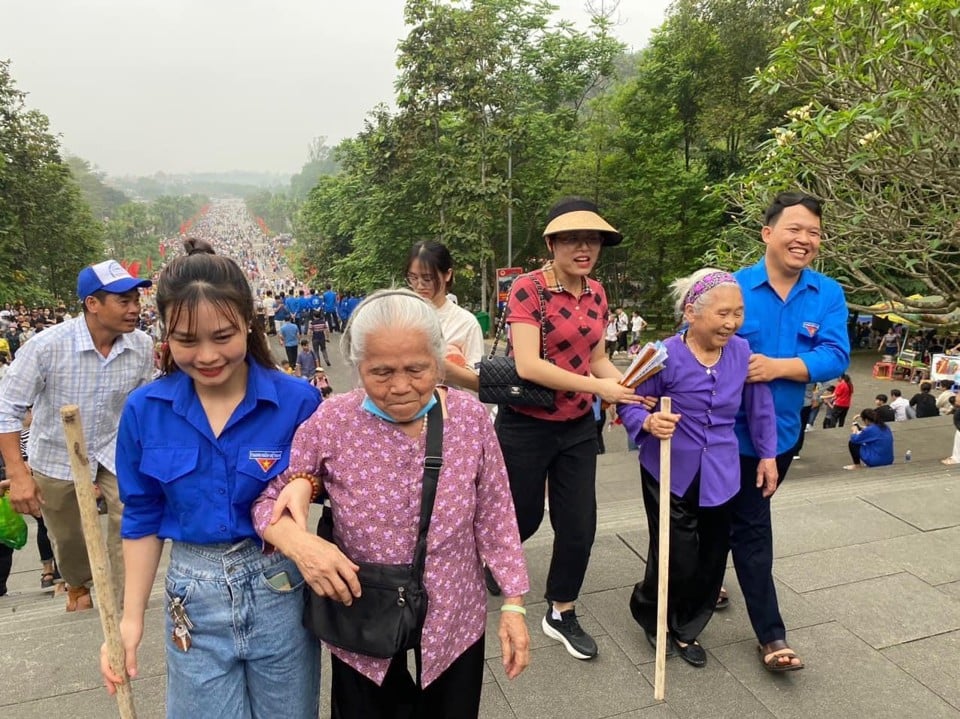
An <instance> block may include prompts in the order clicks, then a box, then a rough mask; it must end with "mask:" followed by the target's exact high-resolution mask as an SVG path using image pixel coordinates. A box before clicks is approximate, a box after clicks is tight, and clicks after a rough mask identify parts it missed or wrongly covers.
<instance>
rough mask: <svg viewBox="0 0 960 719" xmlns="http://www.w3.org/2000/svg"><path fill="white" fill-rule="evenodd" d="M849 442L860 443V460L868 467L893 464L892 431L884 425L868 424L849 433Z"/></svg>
mask: <svg viewBox="0 0 960 719" xmlns="http://www.w3.org/2000/svg"><path fill="white" fill-rule="evenodd" d="M850 444H858V445H860V461H861V462H863V463H864V464H865V465H867V466H868V467H886V466H887V465H890V464H893V432H891V431H890V428H889V427H887V426H886V425H884V426H883V427H881V426H880V425H878V424H868V425H867V426H866V427H864V428H863V430H862V431H861V432H857V433H856V434H851V435H850Z"/></svg>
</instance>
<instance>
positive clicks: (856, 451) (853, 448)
mask: <svg viewBox="0 0 960 719" xmlns="http://www.w3.org/2000/svg"><path fill="white" fill-rule="evenodd" d="M847 449H848V450H850V459H852V460H853V463H854V464H860V445H859V444H854V443H853V442H847Z"/></svg>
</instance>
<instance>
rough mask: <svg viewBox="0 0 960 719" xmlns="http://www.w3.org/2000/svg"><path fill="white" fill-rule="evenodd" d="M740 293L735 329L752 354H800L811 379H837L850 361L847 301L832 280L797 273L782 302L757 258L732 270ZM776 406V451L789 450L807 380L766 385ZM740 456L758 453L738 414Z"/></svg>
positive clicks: (816, 274) (741, 414)
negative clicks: (738, 323)
mask: <svg viewBox="0 0 960 719" xmlns="http://www.w3.org/2000/svg"><path fill="white" fill-rule="evenodd" d="M734 277H736V278H737V282H738V283H739V284H740V289H741V290H742V291H743V301H744V307H745V311H744V317H745V319H744V322H743V326H742V327H741V328H740V331H739V332H738V333H737V334H739V335H740V336H741V337H743V338H744V339H745V340H747V342H749V343H750V350H751V352H754V353H758V354H763V355H766V356H767V357H774V358H778V359H780V358H792V357H799V358H800V359H801V360H803V363H804V364H805V365H806V366H807V372H809V374H810V380H809V381H810V382H823V381H825V380H828V379H832V378H834V377H838V376H839V375H840V374H841V373H843V372H845V371H846V369H847V367H848V366H849V365H850V339H849V336H848V335H847V314H848V313H847V301H846V298H845V297H844V296H843V289H842V288H841V287H840V285H839V284H838V283H837V282H836V281H835V280H832V279H830V278H829V277H827V276H826V275H823V274H821V273H819V272H816V271H814V270H811V269H805V270H803V272H801V273H800V277H799V278H798V279H797V282H796V284H795V285H794V286H793V288H792V289H791V290H790V294H789V295H788V296H787V299H786V300H782V299H780V296H779V295H778V294H777V293H776V291H775V290H774V289H773V287H772V286H771V285H770V282H769V276H768V275H767V267H766V265H765V264H764V260H763V259H761V260H760V261H759V262H758V263H757V264H755V265H753V266H752V267H745V268H743V269H741V270H738V271H737V272H735V273H734ZM769 386H770V391H771V392H773V403H774V406H775V407H776V410H777V454H782V453H783V452H786V451H788V450H790V449H792V448H793V446H794V445H795V444H796V443H797V438H798V437H799V436H800V408H801V407H802V406H803V393H804V388H805V387H806V382H795V381H793V380H788V379H777V380H774V381H773V382H770V383H769ZM735 431H736V433H737V439H738V440H739V442H740V454H743V455H746V456H749V457H756V456H758V455H757V452H756V450H755V449H754V447H753V442H751V440H750V432H749V428H748V424H747V417H746V413H745V412H744V410H743V408H741V410H740V412H739V413H738V414H737V420H736V426H735Z"/></svg>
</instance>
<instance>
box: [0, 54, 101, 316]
mask: <svg viewBox="0 0 960 719" xmlns="http://www.w3.org/2000/svg"><path fill="white" fill-rule="evenodd" d="M24 100H25V94H24V93H23V92H22V91H20V90H19V89H17V87H16V83H15V82H14V80H13V77H12V76H11V74H10V63H9V62H4V61H0V302H13V301H23V302H27V303H40V302H44V303H50V302H52V301H53V300H56V299H64V300H65V299H67V298H70V297H72V296H73V293H74V291H75V286H76V278H77V271H78V269H79V268H80V267H82V266H83V265H85V264H87V263H88V262H90V261H92V260H95V259H98V258H99V257H101V256H102V244H101V229H100V225H99V223H97V222H96V221H95V220H94V218H93V215H92V214H91V213H90V209H89V207H88V206H87V205H86V203H85V202H84V201H83V199H82V196H81V191H80V187H79V186H78V185H77V183H76V182H75V181H74V179H73V176H72V175H71V172H70V168H69V167H68V165H67V164H65V163H64V162H63V160H62V158H61V156H60V144H59V141H58V139H57V138H56V137H55V136H54V135H53V134H52V133H51V132H50V126H49V121H48V120H47V117H46V116H45V115H44V114H43V113H41V112H39V111H37V110H30V109H27V107H26V104H25V101H24Z"/></svg>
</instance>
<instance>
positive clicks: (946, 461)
mask: <svg viewBox="0 0 960 719" xmlns="http://www.w3.org/2000/svg"><path fill="white" fill-rule="evenodd" d="M940 464H960V462H958V461H957V460H955V459H954V458H953V457H947V458H946V459H941V460H940Z"/></svg>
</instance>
